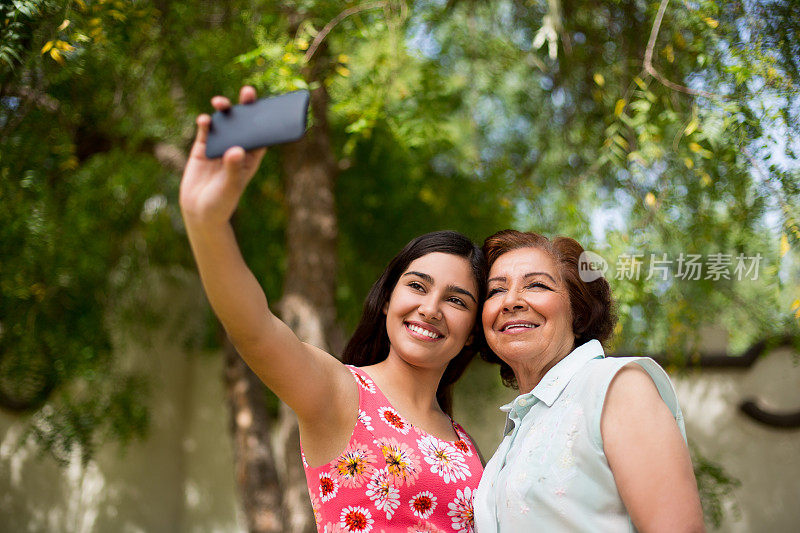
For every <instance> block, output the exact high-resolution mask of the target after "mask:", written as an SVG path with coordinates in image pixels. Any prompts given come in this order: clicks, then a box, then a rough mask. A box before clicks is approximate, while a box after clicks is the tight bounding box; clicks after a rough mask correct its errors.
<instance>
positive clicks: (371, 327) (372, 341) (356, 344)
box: [342, 231, 488, 415]
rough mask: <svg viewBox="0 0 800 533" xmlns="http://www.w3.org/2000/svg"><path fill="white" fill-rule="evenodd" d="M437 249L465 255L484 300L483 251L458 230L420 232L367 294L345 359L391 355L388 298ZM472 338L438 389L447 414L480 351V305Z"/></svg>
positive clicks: (356, 361) (358, 362) (363, 362)
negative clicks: (414, 263) (410, 268)
mask: <svg viewBox="0 0 800 533" xmlns="http://www.w3.org/2000/svg"><path fill="white" fill-rule="evenodd" d="M434 252H441V253H445V254H451V255H456V256H458V257H463V258H464V259H466V260H467V261H468V262H469V265H470V267H471V269H472V274H473V275H474V276H475V281H476V282H477V285H478V294H477V295H476V296H477V297H478V302H479V304H481V303H482V302H483V297H484V295H485V294H486V277H487V272H488V270H487V267H486V259H485V258H484V255H483V252H482V251H481V249H480V248H478V247H477V246H476V245H475V244H474V243H473V242H472V241H471V240H469V238H467V237H465V236H464V235H462V234H460V233H458V232H456V231H434V232H432V233H426V234H425V235H420V236H419V237H417V238H416V239H414V240H413V241H411V242H410V243H408V244H407V245H406V246H405V248H403V249H402V250H401V251H400V253H399V254H397V255H396V256H395V257H394V258H393V259H392V260H391V261H390V262H389V265H388V266H387V267H386V269H385V270H384V271H383V274H381V277H379V278H378V281H376V282H375V283H374V284H373V285H372V288H371V289H370V290H369V294H367V298H366V300H365V301H364V310H363V311H362V313H361V320H360V321H359V323H358V327H356V331H355V333H353V336H352V337H351V338H350V341H349V342H348V343H347V346H345V348H344V352H343V353H342V361H343V362H344V363H347V364H350V365H354V366H367V365H373V364H375V363H380V362H381V361H383V360H384V359H386V357H387V356H388V355H389V335H388V334H387V332H386V315H385V314H384V313H383V308H384V305H385V304H386V303H388V302H389V298H390V297H391V295H392V291H394V287H395V285H397V281H398V280H399V279H400V276H401V275H402V274H403V272H405V270H406V269H407V268H408V265H410V264H411V262H412V261H414V260H415V259H418V258H420V257H422V256H424V255H428V254H430V253H434ZM472 335H473V341H472V342H471V343H470V344H468V345H466V346H464V347H463V348H462V349H461V351H460V352H459V353H458V355H456V356H455V357H454V358H453V360H451V361H450V363H449V364H448V365H447V368H445V371H444V374H443V375H442V379H441V380H440V381H439V387H438V388H437V389H436V400H437V401H438V402H439V407H441V408H442V411H444V412H445V413H447V414H448V415H452V414H453V413H452V411H453V384H454V383H455V382H456V381H457V380H458V378H460V377H461V374H463V373H464V370H465V369H466V368H467V365H468V364H469V362H470V361H471V360H472V358H473V357H474V356H475V354H476V353H477V347H478V346H480V345H481V343H480V342H478V340H479V339H480V337H481V336H482V335H483V331H482V328H481V313H480V305H479V306H478V313H477V316H476V317H475V326H474V328H473V332H472Z"/></svg>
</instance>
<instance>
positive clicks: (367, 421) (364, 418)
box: [358, 409, 375, 431]
mask: <svg viewBox="0 0 800 533" xmlns="http://www.w3.org/2000/svg"><path fill="white" fill-rule="evenodd" d="M358 421H359V422H361V423H362V424H363V425H364V427H365V428H367V431H375V428H374V427H372V417H371V416H369V415H368V414H367V413H365V412H364V411H362V410H361V409H359V410H358Z"/></svg>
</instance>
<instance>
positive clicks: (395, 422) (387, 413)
mask: <svg viewBox="0 0 800 533" xmlns="http://www.w3.org/2000/svg"><path fill="white" fill-rule="evenodd" d="M378 417H379V418H380V419H381V420H383V421H384V422H385V423H386V425H387V426H389V427H390V428H392V429H396V430H397V431H399V432H400V433H402V434H403V435H408V430H409V429H411V424H409V423H408V422H406V421H405V419H404V418H403V417H402V416H400V413H398V412H397V411H395V410H394V409H393V408H392V407H381V408H380V409H378Z"/></svg>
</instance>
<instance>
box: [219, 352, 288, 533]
mask: <svg viewBox="0 0 800 533" xmlns="http://www.w3.org/2000/svg"><path fill="white" fill-rule="evenodd" d="M223 349H224V352H225V385H226V390H227V393H228V405H229V406H230V409H231V434H232V435H233V453H234V467H235V475H236V485H237V487H238V488H239V493H240V494H239V495H240V498H241V502H242V507H243V509H244V514H245V519H246V521H247V529H248V531H249V532H250V533H279V532H283V531H287V529H286V528H285V527H284V521H283V508H282V504H283V502H282V490H281V482H280V479H279V477H278V472H277V469H276V467H275V456H274V454H273V450H272V444H271V440H270V430H271V423H270V415H269V412H268V411H267V408H266V402H265V399H266V390H265V387H264V384H263V383H262V382H261V380H260V379H258V377H257V376H256V375H255V374H254V373H253V371H252V370H250V368H249V367H248V366H247V364H245V362H244V360H243V359H242V358H241V357H240V356H239V354H238V353H237V352H236V348H234V347H233V344H231V342H230V341H229V340H228V339H227V337H226V338H225V341H224V346H223Z"/></svg>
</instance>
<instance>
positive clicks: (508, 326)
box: [500, 323, 539, 331]
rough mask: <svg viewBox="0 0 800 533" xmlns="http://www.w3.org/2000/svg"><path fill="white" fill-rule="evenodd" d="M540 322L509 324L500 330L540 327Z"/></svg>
mask: <svg viewBox="0 0 800 533" xmlns="http://www.w3.org/2000/svg"><path fill="white" fill-rule="evenodd" d="M538 327H539V325H538V324H530V323H521V324H509V325H507V326H503V327H502V328H501V329H500V331H511V330H516V329H534V328H538Z"/></svg>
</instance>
